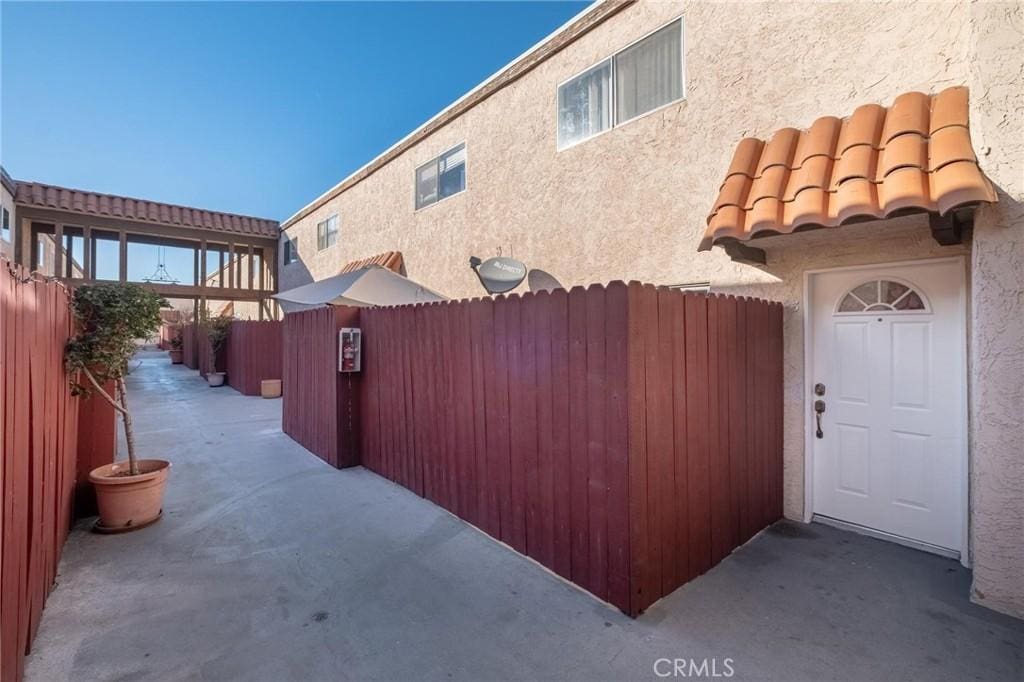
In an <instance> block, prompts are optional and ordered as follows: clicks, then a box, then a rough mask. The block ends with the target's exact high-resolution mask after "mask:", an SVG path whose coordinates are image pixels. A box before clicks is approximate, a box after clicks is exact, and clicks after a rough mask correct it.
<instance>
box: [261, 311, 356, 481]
mask: <svg viewBox="0 0 1024 682" xmlns="http://www.w3.org/2000/svg"><path fill="white" fill-rule="evenodd" d="M359 313H360V311H359V309H358V308H344V307H325V308H316V309H314V310H306V311H303V312H298V313H289V314H287V315H285V318H284V322H283V323H282V324H283V327H282V332H281V333H282V342H283V353H282V355H281V362H282V366H281V379H282V386H283V389H282V390H283V393H284V396H283V397H284V405H283V406H282V418H281V423H282V429H283V430H284V432H285V433H286V434H288V435H289V436H291V437H292V438H293V439H294V440H295V441H297V442H298V443H299V444H301V445H302V446H303V447H304V448H306V449H307V450H309V451H310V452H312V453H313V454H315V455H316V456H317V457H320V458H321V459H323V460H324V461H325V462H327V463H328V464H331V465H332V466H336V467H339V468H342V467H347V466H355V465H356V464H358V463H359V448H360V447H361V446H360V442H359V440H358V428H357V427H358V425H359V423H360V419H359V407H358V406H357V405H355V404H354V402H355V401H356V399H357V397H358V395H359V384H360V382H361V378H360V376H359V375H357V374H355V373H346V374H342V373H339V372H338V331H339V330H340V329H341V328H342V327H358V326H359ZM250 324H252V323H250ZM259 324H267V323H259ZM364 357H365V352H364ZM367 411H369V410H367Z"/></svg>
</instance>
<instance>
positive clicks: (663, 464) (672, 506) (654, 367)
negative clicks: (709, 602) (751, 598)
mask: <svg viewBox="0 0 1024 682" xmlns="http://www.w3.org/2000/svg"><path fill="white" fill-rule="evenodd" d="M677 297H678V293H677V292H673V291H672V290H670V289H665V288H659V289H657V291H656V298H655V299H654V300H652V301H650V302H649V305H652V306H654V309H653V310H651V312H650V315H651V316H653V317H655V318H656V320H657V323H656V326H655V327H654V328H653V329H652V330H651V333H652V334H656V337H655V338H654V339H652V340H653V341H654V343H652V344H651V346H650V347H648V349H647V363H648V369H647V396H648V399H647V414H648V424H649V427H648V428H649V438H650V439H651V440H650V441H649V442H650V443H651V445H652V450H651V454H652V455H653V456H654V458H655V464H654V466H655V467H657V471H658V475H657V476H654V477H651V482H650V484H651V485H653V486H654V487H655V492H654V497H655V499H656V500H657V501H658V504H657V505H656V506H655V507H654V508H653V509H654V511H655V512H656V514H657V516H656V521H655V524H654V525H653V526H652V533H654V534H655V535H656V543H657V546H658V547H659V548H660V549H661V552H660V561H661V567H660V569H659V571H658V572H659V575H660V582H661V588H660V589H661V592H662V593H664V592H665V589H666V587H667V586H668V585H671V584H673V583H672V581H673V577H674V574H675V569H676V565H677V564H678V557H677V552H678V551H679V547H678V546H677V545H676V542H675V539H676V523H677V522H678V511H677V509H676V505H677V504H678V503H679V500H678V498H677V497H676V496H675V494H674V493H675V476H676V472H675V428H674V421H675V415H674V414H673V409H672V380H673V377H672V360H673V358H672V344H673V342H674V339H673V330H672V299H673V298H677ZM653 324H655V323H654V321H652V325H653Z"/></svg>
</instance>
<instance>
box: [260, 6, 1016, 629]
mask: <svg viewBox="0 0 1024 682" xmlns="http://www.w3.org/2000/svg"><path fill="white" fill-rule="evenodd" d="M1011 10H1012V11H1013V12H1016V16H1019V6H1017V5H1013V4H1008V5H1003V6H999V5H985V6H984V7H980V6H976V7H973V8H972V6H970V5H969V4H966V3H957V4H936V3H910V4H887V5H885V6H881V5H879V4H876V3H862V2H846V3H827V4H826V3H821V4H813V3H787V4H782V3H779V4H771V3H764V4H759V3H736V4H722V3H700V2H685V3H679V2H674V3H667V2H643V3H641V4H638V5H636V6H633V7H630V8H628V9H626V10H624V11H623V12H621V13H620V14H618V15H616V16H615V17H613V18H612V19H610V20H609V21H607V22H606V23H604V24H602V25H600V26H598V27H597V28H596V29H595V30H593V31H592V32H591V33H589V34H587V35H586V36H584V37H583V38H582V39H580V40H579V41H577V42H575V43H573V44H571V45H570V46H569V47H567V48H566V49H565V50H563V51H561V52H559V53H558V54H556V55H555V56H553V57H552V58H551V59H549V60H547V61H545V62H543V63H542V64H541V65H540V66H538V67H537V68H536V69H535V70H534V71H532V72H530V73H529V74H528V75H527V76H526V77H524V78H522V79H520V80H519V81H516V82H514V83H513V84H512V85H510V86H508V87H507V88H505V89H503V90H501V91H499V92H498V93H497V94H496V95H494V96H493V97H491V98H489V99H487V100H486V101H484V102H483V103H481V104H480V105H478V106H477V107H475V108H473V109H472V110H470V111H469V112H467V113H466V114H464V115H463V116H461V117H459V118H457V119H455V120H454V121H452V122H451V123H450V124H449V125H447V126H445V127H444V128H442V129H441V130H439V131H438V132H436V133H435V134H433V135H432V136H430V137H429V138H427V139H425V140H423V141H421V142H420V143H418V144H417V145H416V146H415V147H414V148H412V149H411V150H409V151H407V152H406V153H404V154H403V155H401V156H400V157H398V158H397V159H395V160H394V161H392V162H391V163H390V164H388V165H387V166H385V167H384V168H382V169H381V170H380V171H378V172H376V173H375V174H373V175H372V176H370V177H369V178H368V179H367V180H365V181H363V182H361V183H359V184H357V185H355V186H354V187H352V188H351V189H349V190H347V191H346V192H345V193H343V194H342V195H341V196H338V197H336V198H334V199H333V200H331V201H330V202H328V203H327V204H326V205H324V206H322V207H320V208H319V209H317V210H316V211H314V212H313V213H312V214H311V215H309V216H307V217H305V218H304V219H302V220H301V221H299V222H298V223H296V224H295V225H293V226H291V227H289V229H288V233H289V234H292V235H298V236H299V241H300V245H299V255H300V259H301V262H300V263H297V264H294V265H290V266H286V267H282V268H281V270H280V276H281V289H282V290H284V289H287V288H290V287H292V286H297V285H299V284H304V283H306V282H308V281H310V280H311V279H312V278H316V279H320V278H322V277H325V276H329V275H332V274H334V273H336V272H337V270H338V268H340V267H341V266H342V265H343V264H344V263H345V262H347V261H349V260H352V259H355V258H360V257H364V256H368V255H371V254H374V253H377V252H381V251H386V250H391V249H397V250H401V251H402V252H403V253H404V255H405V260H406V267H407V271H408V275H409V276H410V277H412V278H413V279H416V280H418V281H420V282H422V283H424V284H426V285H427V286H430V287H432V288H434V289H436V290H438V291H440V292H442V293H445V294H447V295H449V296H453V297H461V296H477V295H481V293H482V290H481V288H480V285H479V284H478V282H477V281H476V279H475V277H474V275H473V273H472V272H471V271H470V269H469V267H468V264H467V261H468V258H469V256H470V255H477V256H482V257H487V256H490V255H494V254H495V253H496V252H497V249H499V248H501V249H502V250H503V253H504V254H505V255H509V254H510V253H511V254H513V255H514V256H515V257H516V258H519V259H521V260H523V261H525V262H526V264H527V265H528V266H530V267H532V268H539V269H542V270H545V271H547V272H549V273H551V274H552V275H554V276H555V277H556V278H557V279H558V280H559V281H561V282H562V283H563V284H564V285H567V286H568V285H573V284H581V283H589V282H595V281H597V282H606V281H610V280H614V279H623V280H631V279H635V280H643V281H648V282H653V283H657V284H679V283H687V282H698V281H710V282H711V283H712V289H713V290H715V291H720V292H729V293H743V294H755V295H760V296H765V297H767V298H771V299H775V300H780V301H783V302H784V303H785V304H786V320H785V334H786V350H785V352H786V368H787V369H786V385H785V396H786V405H785V443H786V446H785V513H786V515H787V516H789V517H791V518H798V519H800V518H803V516H804V485H803V483H804V448H803V433H804V385H803V328H802V327H803V325H802V309H801V294H802V280H803V272H804V271H805V270H807V269H817V268H825V267H832V266H840V265H854V264H868V263H878V262H884V261H899V260H908V259H916V258H927V257H935V256H948V255H957V254H969V253H970V245H969V244H968V245H964V246H960V247H945V248H943V247H939V246H937V245H936V243H935V242H934V240H932V238H931V236H930V234H929V231H928V228H927V221H926V219H924V218H904V219H900V220H898V221H888V222H885V223H874V224H866V225H861V226H856V227H846V228H842V229H841V230H836V231H829V232H828V233H827V234H824V233H808V234H803V235H799V236H796V237H788V238H786V237H781V238H773V239H772V240H770V241H767V240H766V241H764V242H762V243H759V244H758V246H762V247H765V248H766V249H767V250H768V265H767V266H766V267H764V268H754V267H751V266H745V265H738V264H735V263H733V262H731V261H730V260H729V259H728V258H727V257H726V256H725V255H724V254H723V253H722V252H721V251H720V249H715V250H714V251H713V252H712V253H700V254H699V253H697V252H696V247H697V244H698V242H699V240H700V237H701V235H702V233H703V231H704V227H705V222H704V219H705V216H706V214H707V211H708V209H709V208H710V206H711V203H712V201H713V200H714V198H715V196H716V194H717V189H718V185H719V183H720V182H721V180H722V178H723V175H724V172H725V169H726V168H727V166H728V164H729V160H730V158H731V155H732V152H733V148H734V145H735V143H736V142H737V141H738V140H739V139H740V138H742V137H744V136H747V135H757V136H768V135H770V134H771V133H772V132H773V131H774V130H776V129H777V128H779V127H782V126H797V127H806V126H808V125H809V124H810V123H811V122H812V121H813V120H814V119H815V118H817V117H819V116H822V115H847V114H850V113H852V111H853V110H854V108H856V107H857V106H859V105H860V104H864V103H867V102H880V103H883V104H886V105H888V104H890V103H891V102H892V100H893V98H894V97H895V96H897V95H898V94H900V93H903V92H906V91H909V90H922V91H925V92H935V91H938V90H941V89H943V88H945V87H948V86H952V85H963V84H967V85H970V86H971V87H972V89H973V91H972V95H973V97H972V105H973V110H972V116H973V117H974V120H973V123H972V128H973V131H974V134H975V139H976V146H977V147H978V148H979V149H981V147H982V146H983V145H988V146H991V147H992V148H993V150H995V149H999V151H998V152H996V151H993V153H992V154H990V155H988V156H985V157H984V158H983V159H982V165H983V167H984V169H985V170H986V172H988V173H989V175H990V176H991V177H992V179H993V180H994V182H995V183H996V184H998V185H1000V186H1001V187H1002V188H1003V190H1004V192H1009V193H1010V194H1012V196H1014V197H1016V199H1015V201H1019V200H1020V192H1021V178H1020V173H1021V170H1020V168H1021V166H1020V158H1021V136H1020V131H1019V128H1015V126H1019V121H1020V118H1021V108H1020V103H1019V99H1017V100H1015V99H1014V97H1018V98H1019V93H1020V80H1019V79H1020V71H1021V69H1022V66H1024V62H1022V59H1024V58H1022V52H1021V51H1020V49H1019V47H1018V49H1017V51H1016V53H1015V54H1014V53H1013V52H1012V49H1010V47H1012V46H1008V45H1007V43H1010V42H1012V41H1013V40H1014V38H1015V36H1016V39H1018V40H1019V36H1020V30H1019V26H1018V28H1017V33H1016V34H1014V33H1013V29H1012V28H1008V27H1007V21H1008V19H1007V15H1008V14H1009V13H1011ZM680 15H682V16H683V17H684V21H685V60H686V62H685V74H686V99H685V100H684V101H682V102H680V103H678V104H674V105H671V106H668V107H666V108H664V109H662V110H659V111H656V112H654V113H652V114H650V115H648V116H645V117H643V118H640V119H638V120H636V121H633V122H630V123H628V124H626V125H624V126H622V127H620V128H616V129H613V130H611V131H609V132H607V133H605V134H603V135H600V136H598V137H596V138H593V139H591V140H588V141H586V142H583V143H581V144H579V145H577V146H575V147H572V148H570V149H568V150H565V151H561V152H559V151H557V150H556V145H555V93H556V88H557V84H558V83H560V82H562V81H564V80H565V79H567V78H569V77H571V76H573V75H575V74H576V73H578V72H580V71H581V70H583V69H584V68H586V67H588V66H590V65H591V64H593V63H595V62H596V61H598V60H600V59H603V58H605V57H607V56H608V55H609V54H611V53H612V52H614V51H615V50H617V49H619V48H620V47H622V46H624V45H626V44H627V43H629V42H631V41H633V40H635V39H636V38H639V37H641V36H643V35H644V34H646V33H648V32H650V31H651V30H653V29H655V28H657V27H659V26H660V25H662V24H664V23H666V22H667V21H669V20H671V19H673V18H675V17H677V16H680ZM993 35H994V36H996V37H997V38H998V40H991V36H993ZM972 60H976V61H975V62H974V63H973V64H972ZM985 105H990V106H987V107H986V111H985V112H980V111H978V109H979V106H985ZM1014 106H1016V107H1017V108H1016V111H1014ZM1013 117H1016V122H1014V123H1010V122H1008V119H1011V118H1013ZM1014 134H1016V135H1017V138H1016V140H1014V139H1011V138H1012V137H1013V135H1014ZM463 141H464V142H466V145H467V155H468V162H467V190H466V191H465V192H464V193H462V194H459V195H457V196H454V197H451V198H449V199H446V200H444V201H442V202H440V203H438V204H436V205H434V206H430V207H427V208H425V209H423V210H420V211H414V210H413V177H414V175H413V174H414V169H415V167H416V166H417V165H419V164H421V163H423V162H424V161H427V160H429V159H430V158H432V157H434V156H436V155H437V154H438V153H440V152H443V151H445V150H446V149H448V148H449V147H451V146H453V145H454V144H457V143H459V142H463ZM1007 188H1009V189H1007ZM1014 192H1015V194H1013V193H1014ZM1007 198H1008V197H1007V196H1006V195H1004V196H1003V201H1004V203H1003V204H1000V205H999V206H998V207H995V208H992V209H986V211H984V212H983V214H982V216H983V217H982V219H981V220H980V223H981V225H980V226H979V230H978V236H977V240H978V242H979V245H980V246H979V248H977V249H975V252H974V254H973V265H974V268H973V273H974V274H973V275H972V287H973V291H974V298H975V299H976V300H974V301H972V316H973V317H972V322H973V324H974V335H973V337H972V342H973V344H974V346H973V348H974V353H973V355H972V356H971V358H972V361H973V363H974V364H973V367H974V368H975V369H974V371H975V373H976V374H978V373H981V374H984V373H986V372H988V371H990V370H992V369H994V370H997V371H998V370H1000V369H1002V370H1007V371H1006V372H1005V373H1004V374H1003V378H1000V379H999V380H997V381H994V382H988V381H987V380H986V379H985V378H984V377H983V376H979V377H978V378H977V379H976V381H975V382H974V384H973V386H972V389H973V392H974V395H975V402H974V403H973V405H972V413H971V415H972V419H973V426H974V431H973V448H974V453H975V454H974V459H973V460H972V468H973V471H974V473H975V485H974V488H973V494H974V496H975V498H974V500H973V504H974V507H973V509H974V512H973V517H972V527H973V529H974V535H973V536H972V537H973V539H974V545H975V563H976V572H977V576H978V578H977V580H978V587H979V589H978V590H977V591H976V594H975V597H976V598H977V599H979V600H982V601H986V603H991V604H992V605H993V606H995V607H997V608H1002V609H1004V610H1009V611H1015V612H1017V613H1019V614H1021V615H1024V586H1022V585H1021V580H1022V579H1021V577H1020V576H1021V575H1022V574H1024V564H1022V562H1021V551H1022V550H1021V546H1022V544H1024V536H1022V535H1021V534H1020V532H1019V531H1020V528H1021V525H1020V520H1021V515H1020V509H1021V502H1020V499H1021V494H1020V492H1019V491H1020V490H1022V489H1024V487H1022V485H1021V484H1022V481H1021V478H1020V477H1021V465H1020V458H1021V456H1022V455H1021V447H1020V445H1021V441H1020V433H1021V430H1022V429H1024V426H1022V424H1024V415H1022V414H1021V408H1020V405H1021V402H1020V392H1021V388H1020V382H1019V381H1018V382H1017V383H1016V384H1014V379H1015V378H1018V379H1019V377H1020V369H1021V363H1022V361H1024V360H1022V357H1021V344H1022V341H1021V336H1022V334H1021V329H1020V326H1019V320H1020V317H1019V316H1018V323H1017V326H1014V323H1010V322H1007V321H1006V320H1005V319H1003V315H1002V311H1004V310H1005V309H1006V306H1007V305H1011V306H1016V309H1017V310H1018V311H1020V309H1021V306H1024V300H1022V299H1024V294H1022V293H1021V289H1022V286H1021V283H1020V277H1021V275H1020V272H1021V270H1020V268H1021V263H1022V260H1021V257H1020V252H1021V249H1022V248H1024V247H1022V246H1021V245H1022V243H1024V242H1022V239H1024V237H1022V233H1021V232H1020V230H1021V229H1022V227H1024V220H1022V217H1021V214H1020V205H1019V203H1014V202H1010V201H1007V200H1006V199H1007ZM333 213H337V214H338V215H339V217H340V225H341V234H340V240H339V244H338V245H337V246H335V247H333V248H331V249H328V250H326V251H323V252H320V253H316V252H315V245H316V223H317V222H318V221H320V220H323V219H324V218H325V217H327V216H328V215H331V214H333ZM1004 225H1006V226H1011V227H1010V228H1004V227H1002V226H1004ZM1014 254H1016V255H1014ZM1015 259H1016V260H1015ZM979 272H980V274H979ZM982 337H984V338H982ZM981 353H984V355H981ZM1014 372H1016V374H1014ZM1014 396H1016V397H1017V402H1016V403H1008V402H1006V401H1009V400H1012V399H1013V398H1014ZM1014 405H1015V406H1016V407H1013V406H1014ZM982 410H985V412H986V413H985V414H984V415H982V414H980V412H981V411H982ZM1014 434H1016V435H1014ZM1015 446H1016V447H1015ZM1014 458H1016V460H1014ZM1003 470H1008V471H1012V472H1016V474H1015V476H1016V478H1015V479H1014V478H1013V477H1011V478H1010V479H1008V480H1003V481H999V480H998V478H997V477H998V476H999V473H1000V472H1001V471H1003ZM979 486H982V487H983V489H982V490H979ZM1004 510H1006V511H1004ZM1015 533H1016V535H1015ZM981 545H984V547H982V546H981ZM1014 571H1016V574H1014ZM982 592H984V593H985V594H986V596H985V597H984V598H983V597H982V596H981V593H982Z"/></svg>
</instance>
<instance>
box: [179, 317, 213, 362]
mask: <svg viewBox="0 0 1024 682" xmlns="http://www.w3.org/2000/svg"><path fill="white" fill-rule="evenodd" d="M200 342H202V346H200ZM206 348H207V346H206V334H200V327H199V325H197V324H195V323H192V322H190V323H188V324H183V325H181V362H182V364H184V365H185V366H186V367H188V368H189V369H199V361H200V360H199V359H200V357H201V356H202V355H205V354H206V353H208V352H209V351H208V350H207V349H206Z"/></svg>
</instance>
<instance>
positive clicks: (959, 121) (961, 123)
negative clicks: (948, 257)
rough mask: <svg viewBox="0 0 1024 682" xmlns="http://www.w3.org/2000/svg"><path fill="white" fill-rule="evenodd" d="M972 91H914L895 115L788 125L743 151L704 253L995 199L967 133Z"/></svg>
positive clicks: (880, 111) (880, 112)
mask: <svg viewBox="0 0 1024 682" xmlns="http://www.w3.org/2000/svg"><path fill="white" fill-rule="evenodd" d="M967 98H968V92H967V88H966V87H953V88H948V89H946V90H943V91H942V92H940V93H938V94H936V95H926V94H923V93H920V92H908V93H906V94H903V95H900V96H899V97H897V98H896V100H895V101H894V102H893V104H892V106H891V107H889V108H888V109H887V108H885V107H883V106H880V105H878V104H866V105H864V106H862V107H859V108H858V109H857V110H856V111H854V112H853V115H852V116H850V117H849V118H846V119H839V118H835V117H833V116H827V117H824V118H819V119H818V120H817V121H815V122H814V124H813V125H812V126H811V127H810V129H808V130H805V131H799V130H796V129H794V128H783V129H781V130H779V131H778V132H776V133H775V135H773V136H772V138H771V139H770V140H769V141H768V142H764V141H762V140H759V139H756V138H746V139H744V140H742V141H741V142H740V143H739V145H738V146H737V147H736V152H735V153H734V155H733V158H732V163H731V164H730V165H729V170H728V172H727V173H726V176H725V180H724V181H723V182H722V184H721V186H720V188H719V194H718V198H717V199H716V200H715V205H714V207H713V208H712V211H711V214H710V215H709V216H708V218H707V223H708V227H707V231H706V232H705V234H704V238H703V239H702V240H701V243H700V247H699V250H700V251H707V250H709V249H710V248H711V247H712V246H713V245H714V244H718V243H722V242H728V241H746V240H749V239H752V238H755V237H760V236H768V235H773V234H788V233H791V232H797V231H800V230H805V229H813V228H819V227H837V226H840V225H843V224H846V223H851V222H860V221H864V220H877V219H880V218H889V217H893V216H895V215H904V214H907V213H922V212H927V213H937V214H939V215H945V214H947V213H948V212H950V211H952V210H953V209H956V208H960V207H963V206H970V205H976V204H978V203H982V202H988V203H992V202H995V201H996V194H995V191H994V190H993V188H992V185H991V184H990V183H989V181H988V179H987V178H985V175H984V174H983V173H982V171H981V169H980V168H979V167H978V159H977V157H976V156H975V154H974V149H973V148H972V146H971V135H970V131H969V129H968V119H967V114H968V104H967Z"/></svg>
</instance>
